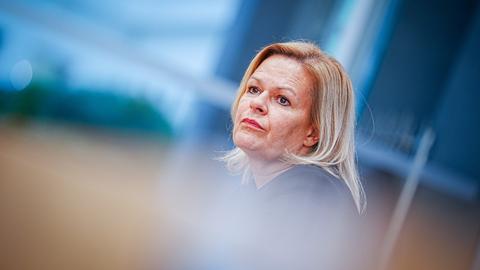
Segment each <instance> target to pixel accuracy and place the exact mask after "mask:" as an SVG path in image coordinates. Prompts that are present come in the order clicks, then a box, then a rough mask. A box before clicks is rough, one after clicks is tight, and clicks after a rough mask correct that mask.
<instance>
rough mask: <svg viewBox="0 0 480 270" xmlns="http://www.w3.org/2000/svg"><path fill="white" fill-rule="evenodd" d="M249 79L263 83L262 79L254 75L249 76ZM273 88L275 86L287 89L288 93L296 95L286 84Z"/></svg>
mask: <svg viewBox="0 0 480 270" xmlns="http://www.w3.org/2000/svg"><path fill="white" fill-rule="evenodd" d="M250 79H253V80H255V81H257V82H259V83H260V84H263V83H262V79H260V78H257V77H255V76H251V77H250ZM275 88H276V89H280V90H287V91H289V92H290V93H292V95H294V96H297V93H295V91H294V90H293V89H292V88H291V87H288V86H278V87H275Z"/></svg>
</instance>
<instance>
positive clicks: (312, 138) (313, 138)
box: [303, 125, 318, 147]
mask: <svg viewBox="0 0 480 270" xmlns="http://www.w3.org/2000/svg"><path fill="white" fill-rule="evenodd" d="M317 143H318V131H317V129H316V128H315V127H314V126H313V125H312V126H310V127H309V128H308V130H307V136H306V137H305V140H304V141H303V145H304V146H306V147H312V146H314V145H315V144H317Z"/></svg>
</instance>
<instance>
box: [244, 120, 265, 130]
mask: <svg viewBox="0 0 480 270" xmlns="http://www.w3.org/2000/svg"><path fill="white" fill-rule="evenodd" d="M242 123H246V124H247V125H249V126H252V127H255V128H257V129H260V130H265V129H264V128H263V127H262V126H261V125H260V124H259V123H258V122H257V121H255V120H253V119H250V118H243V120H242Z"/></svg>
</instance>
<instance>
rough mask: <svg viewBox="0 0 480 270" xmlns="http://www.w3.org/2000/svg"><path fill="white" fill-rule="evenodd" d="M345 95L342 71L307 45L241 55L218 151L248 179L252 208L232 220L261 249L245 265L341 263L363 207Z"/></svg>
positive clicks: (350, 106)
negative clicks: (225, 138)
mask: <svg viewBox="0 0 480 270" xmlns="http://www.w3.org/2000/svg"><path fill="white" fill-rule="evenodd" d="M354 102H355V98H354V93H353V89H352V84H351V81H350V79H349V77H348V75H347V74H346V72H345V70H344V69H343V68H342V66H341V65H340V64H339V63H338V62H337V61H336V60H335V59H333V58H332V57H329V56H327V55H326V54H325V53H324V52H322V51H321V50H320V49H319V48H318V47H317V46H315V45H314V44H311V43H307V42H286V43H276V44H272V45H269V46H267V47H265V48H264V49H262V50H261V51H260V52H259V53H258V54H257V55H256V56H255V58H254V59H253V60H252V62H251V63H250V65H249V67H248V68H247V70H246V72H245V74H244V76H243V79H242V81H241V83H240V87H239V91H238V94H237V97H236V99H235V101H234V103H233V106H232V110H231V117H232V120H233V124H234V126H233V141H234V143H235V145H236V147H235V148H234V149H233V150H231V151H230V152H229V153H228V154H227V155H225V156H224V158H223V160H224V161H225V162H226V163H227V167H228V168H229V169H230V170H231V171H234V172H242V173H243V180H244V182H245V183H248V182H249V181H250V180H253V181H250V183H251V184H253V190H254V192H253V195H252V196H250V197H249V198H250V199H249V200H250V202H251V204H250V205H251V206H252V207H251V209H255V210H254V211H252V210H251V209H250V210H248V211H246V212H248V213H249V215H250V216H249V217H248V218H245V217H244V218H243V220H242V221H241V222H243V223H248V227H249V228H250V229H251V230H250V233H249V235H250V236H251V238H252V239H254V241H252V242H251V243H250V244H251V245H250V247H249V248H248V249H249V250H251V251H252V250H255V251H254V252H253V253H255V254H256V255H254V256H256V257H257V258H258V257H262V258H263V259H259V260H258V262H257V263H256V265H255V267H257V268H260V267H258V265H263V266H265V267H264V268H270V269H279V268H278V267H279V266H282V267H284V268H285V269H288V268H289V269H310V268H311V269H325V268H328V269H344V268H347V267H349V266H347V265H348V264H349V263H351V261H350V260H345V256H346V255H347V253H346V252H349V253H348V255H353V253H355V251H354V250H352V249H348V251H346V250H347V249H345V247H347V246H348V247H352V246H355V245H354V244H353V243H352V241H353V240H352V239H353V237H354V236H355V233H353V230H354V226H350V225H351V224H354V223H353V222H354V221H355V216H356V215H357V216H358V213H362V212H363V211H364V209H365V199H364V193H363V189H362V186H361V183H360V181H359V179H358V174H357V170H356V165H355V152H354V148H355V147H354V122H355V109H354ZM354 212H356V213H357V214H356V215H355V214H354ZM347 225H349V226H347ZM245 226H246V225H245ZM245 226H243V227H245ZM252 228H253V229H252ZM259 254H263V255H262V256H259ZM340 256H342V257H340ZM350 257H352V256H350ZM340 261H342V262H341V263H340ZM345 261H347V262H348V263H345ZM292 267H295V268H292ZM319 267H320V268H319ZM357 269H358V268H357Z"/></svg>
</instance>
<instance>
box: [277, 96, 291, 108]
mask: <svg viewBox="0 0 480 270" xmlns="http://www.w3.org/2000/svg"><path fill="white" fill-rule="evenodd" d="M277 101H278V103H279V104H280V105H283V106H289V105H290V101H289V100H288V98H286V97H284V96H279V97H278V98H277Z"/></svg>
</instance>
